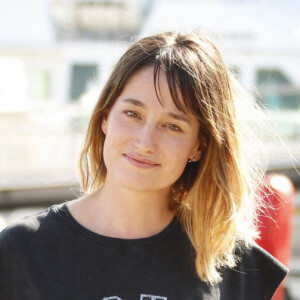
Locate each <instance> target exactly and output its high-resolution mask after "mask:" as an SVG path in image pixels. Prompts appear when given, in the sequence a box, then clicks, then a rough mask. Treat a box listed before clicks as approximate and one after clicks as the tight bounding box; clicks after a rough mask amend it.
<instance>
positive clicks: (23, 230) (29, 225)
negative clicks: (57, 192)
mask: <svg viewBox="0 0 300 300" xmlns="http://www.w3.org/2000/svg"><path fill="white" fill-rule="evenodd" d="M62 207H63V205H62V204H59V205H53V206H51V207H49V208H47V209H45V210H43V211H41V212H39V213H36V214H34V215H30V216H27V217H25V218H23V219H20V220H19V221H16V222H14V223H12V224H10V225H8V226H7V227H6V228H4V229H3V230H2V231H1V233H0V248H3V247H11V246H12V245H13V244H16V243H24V244H25V243H27V242H28V241H29V239H30V238H38V237H40V236H41V235H42V234H45V233H46V232H47V233H50V232H51V231H53V230H54V229H55V224H56V223H57V222H56V221H57V212H58V211H59V210H60V209H62Z"/></svg>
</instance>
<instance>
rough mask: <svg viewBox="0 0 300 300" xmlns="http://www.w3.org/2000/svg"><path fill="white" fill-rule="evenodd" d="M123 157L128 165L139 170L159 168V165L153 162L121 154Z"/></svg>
mask: <svg viewBox="0 0 300 300" xmlns="http://www.w3.org/2000/svg"><path fill="white" fill-rule="evenodd" d="M123 156H124V157H125V158H126V159H127V161H128V162H129V163H131V164H132V165H134V166H136V167H139V168H143V169H148V168H154V167H158V166H160V164H157V163H155V162H154V161H151V160H148V159H144V158H141V157H137V156H135V155H132V154H123Z"/></svg>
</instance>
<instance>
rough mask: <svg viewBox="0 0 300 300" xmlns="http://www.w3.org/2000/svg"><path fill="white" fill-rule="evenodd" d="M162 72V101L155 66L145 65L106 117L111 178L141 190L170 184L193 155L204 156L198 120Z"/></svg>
mask: <svg viewBox="0 0 300 300" xmlns="http://www.w3.org/2000/svg"><path fill="white" fill-rule="evenodd" d="M159 75H160V76H159V87H160V98H161V101H162V105H161V104H160V103H159V101H158V99H157V95H156V93H155V88H154V83H153V67H151V66H149V67H145V68H143V69H141V70H140V71H138V72H137V73H135V74H134V75H133V76H132V77H131V78H130V80H129V81H128V82H127V84H126V86H125V88H124V90H123V92H122V94H121V95H120V96H119V97H118V98H117V99H116V102H115V104H114V105H113V107H112V108H111V109H110V111H109V112H107V114H106V116H105V118H104V120H103V121H102V130H103V132H104V133H105V135H106V138H105V142H104V151H103V155H104V162H105V165H106V168H107V177H106V181H110V183H113V184H117V185H118V186H119V185H121V186H122V187H125V188H127V189H131V190H138V191H139V192H142V191H144V192H151V191H156V192H157V191H160V190H161V191H165V190H166V189H170V187H171V185H172V184H173V183H174V182H175V181H176V180H177V179H178V178H179V177H180V175H181V174H182V172H183V170H184V168H185V166H186V164H187V162H188V160H189V159H193V158H194V160H195V161H196V160H199V159H200V156H201V153H200V151H199V142H198V130H199V125H198V122H197V120H196V119H195V117H193V116H192V115H187V114H184V113H183V112H181V111H179V110H178V109H177V108H176V106H175V104H174V103H173V100H172V97H171V94H170V91H169V88H168V84H167V79H166V75H165V72H164V71H160V74H159Z"/></svg>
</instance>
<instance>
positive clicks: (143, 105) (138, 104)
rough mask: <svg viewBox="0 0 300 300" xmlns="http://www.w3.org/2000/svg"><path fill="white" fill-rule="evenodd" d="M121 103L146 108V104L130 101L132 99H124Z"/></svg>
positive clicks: (134, 100)
mask: <svg viewBox="0 0 300 300" xmlns="http://www.w3.org/2000/svg"><path fill="white" fill-rule="evenodd" d="M122 102H127V103H131V104H133V105H136V106H140V107H142V108H146V104H145V103H143V102H142V101H140V100H136V99H132V98H126V99H124V100H123V101H122Z"/></svg>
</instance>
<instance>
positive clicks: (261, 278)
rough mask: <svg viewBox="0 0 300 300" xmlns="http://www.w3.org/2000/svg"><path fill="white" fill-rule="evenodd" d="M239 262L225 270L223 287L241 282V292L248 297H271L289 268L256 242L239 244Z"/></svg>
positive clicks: (229, 286)
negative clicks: (246, 244)
mask: <svg viewBox="0 0 300 300" xmlns="http://www.w3.org/2000/svg"><path fill="white" fill-rule="evenodd" d="M236 256H237V258H238V264H237V265H236V267H234V268H233V269H227V270H226V271H225V272H224V280H223V283H222V288H223V289H225V290H227V289H230V288H232V287H233V286H235V285H236V283H237V282H239V286H240V288H241V289H242V291H240V292H241V294H243V295H247V297H248V298H247V299H261V298H260V297H261V295H264V298H263V299H271V298H272V296H273V294H274V293H275V291H276V289H277V288H278V286H279V285H280V283H281V282H282V281H283V280H284V278H285V277H286V275H287V273H288V269H287V268H286V267H285V266H284V265H283V264H282V263H280V262H279V261H278V260H277V259H276V258H274V257H273V256H272V255H271V254H269V253H268V252H267V251H266V250H264V249H263V248H261V247H260V246H259V245H257V244H256V243H252V244H251V245H248V246H245V245H244V244H243V245H241V246H239V247H238V248H237V250H236Z"/></svg>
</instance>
